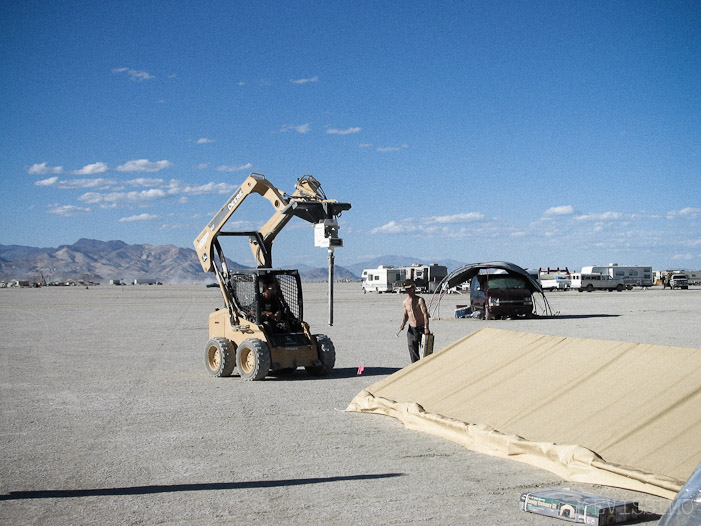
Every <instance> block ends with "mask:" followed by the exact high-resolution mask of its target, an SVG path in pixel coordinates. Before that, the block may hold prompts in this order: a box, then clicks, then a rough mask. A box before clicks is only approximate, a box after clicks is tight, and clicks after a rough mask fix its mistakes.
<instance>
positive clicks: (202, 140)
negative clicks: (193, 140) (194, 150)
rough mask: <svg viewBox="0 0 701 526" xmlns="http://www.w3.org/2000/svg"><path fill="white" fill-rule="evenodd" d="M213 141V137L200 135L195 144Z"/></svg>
mask: <svg viewBox="0 0 701 526" xmlns="http://www.w3.org/2000/svg"><path fill="white" fill-rule="evenodd" d="M213 142H214V139H208V138H207V137H202V138H200V139H197V144H210V143H213Z"/></svg>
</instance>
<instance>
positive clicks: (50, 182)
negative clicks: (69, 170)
mask: <svg viewBox="0 0 701 526" xmlns="http://www.w3.org/2000/svg"><path fill="white" fill-rule="evenodd" d="M56 181H58V176H57V175H54V176H53V177H49V178H48V179H41V180H40V181H36V182H35V183H34V186H53V185H55V184H56Z"/></svg>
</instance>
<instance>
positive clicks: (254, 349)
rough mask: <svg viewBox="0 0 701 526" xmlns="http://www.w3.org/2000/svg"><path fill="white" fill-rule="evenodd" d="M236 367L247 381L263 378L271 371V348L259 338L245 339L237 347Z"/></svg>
mask: <svg viewBox="0 0 701 526" xmlns="http://www.w3.org/2000/svg"><path fill="white" fill-rule="evenodd" d="M236 367H237V368H238V370H239V374H240V375H241V378H242V379H243V380H246V381H249V382H251V381H257V380H262V379H263V378H265V377H266V376H267V375H268V372H270V349H269V348H268V345H267V344H266V343H265V342H264V341H262V340H259V339H258V338H249V339H246V340H243V341H242V342H241V343H240V344H239V346H238V349H236Z"/></svg>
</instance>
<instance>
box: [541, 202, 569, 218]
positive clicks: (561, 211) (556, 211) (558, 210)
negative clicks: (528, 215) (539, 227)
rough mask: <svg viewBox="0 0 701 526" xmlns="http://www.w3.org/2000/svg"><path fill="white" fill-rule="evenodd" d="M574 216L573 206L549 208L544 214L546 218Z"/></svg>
mask: <svg viewBox="0 0 701 526" xmlns="http://www.w3.org/2000/svg"><path fill="white" fill-rule="evenodd" d="M572 214H574V207H572V205H564V206H553V207H550V208H548V209H547V210H546V211H545V213H544V214H543V215H544V216H545V217H552V216H568V215H572Z"/></svg>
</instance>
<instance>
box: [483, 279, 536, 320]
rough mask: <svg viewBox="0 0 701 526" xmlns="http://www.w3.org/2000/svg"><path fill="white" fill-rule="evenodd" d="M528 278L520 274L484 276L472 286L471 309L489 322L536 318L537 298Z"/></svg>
mask: <svg viewBox="0 0 701 526" xmlns="http://www.w3.org/2000/svg"><path fill="white" fill-rule="evenodd" d="M526 280H527V278H525V277H523V276H519V275H516V274H507V273H506V272H501V273H490V274H487V273H484V274H482V273H480V274H477V275H476V276H474V277H473V278H472V281H471V283H470V308H471V309H472V312H480V313H482V318H484V319H485V320H489V319H495V318H514V317H517V316H525V317H526V318H530V317H531V316H533V297H532V295H531V289H530V288H529V286H528V284H527V282H526Z"/></svg>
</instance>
